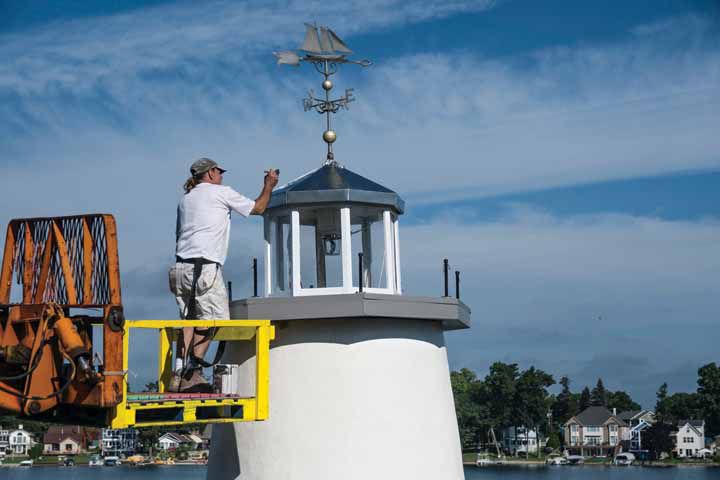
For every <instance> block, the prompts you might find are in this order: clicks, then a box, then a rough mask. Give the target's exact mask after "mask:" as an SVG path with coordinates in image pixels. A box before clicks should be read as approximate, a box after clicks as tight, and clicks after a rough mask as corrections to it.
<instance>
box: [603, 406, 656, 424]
mask: <svg viewBox="0 0 720 480" xmlns="http://www.w3.org/2000/svg"><path fill="white" fill-rule="evenodd" d="M613 410H614V409H613ZM618 418H619V419H620V420H622V421H623V422H625V423H627V424H628V427H634V426H636V425H639V424H640V423H642V422H645V423H648V424H650V425H652V424H654V423H655V421H656V420H655V412H653V411H652V410H626V411H624V412H620V414H618Z"/></svg>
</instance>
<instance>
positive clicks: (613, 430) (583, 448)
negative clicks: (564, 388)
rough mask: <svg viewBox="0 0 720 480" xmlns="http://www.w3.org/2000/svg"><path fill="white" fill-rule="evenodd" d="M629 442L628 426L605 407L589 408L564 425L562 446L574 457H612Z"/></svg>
mask: <svg viewBox="0 0 720 480" xmlns="http://www.w3.org/2000/svg"><path fill="white" fill-rule="evenodd" d="M629 438H630V429H629V426H628V424H627V423H625V422H624V421H623V420H621V419H620V418H619V417H618V416H617V415H614V414H613V412H611V411H610V410H608V409H607V408H605V407H600V406H592V407H588V408H586V409H585V410H583V411H582V412H580V413H578V414H577V415H575V416H574V417H571V418H570V419H569V420H568V421H567V422H566V423H565V446H566V448H567V450H568V452H569V453H570V454H574V455H583V456H585V455H590V456H607V455H610V454H614V453H617V452H619V451H621V450H622V447H621V441H623V440H628V439H629Z"/></svg>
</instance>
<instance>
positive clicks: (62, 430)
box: [43, 425, 84, 444]
mask: <svg viewBox="0 0 720 480" xmlns="http://www.w3.org/2000/svg"><path fill="white" fill-rule="evenodd" d="M68 438H69V439H71V440H73V441H74V442H75V443H77V444H81V443H82V442H83V438H84V432H83V428H82V427H79V426H77V425H73V426H67V425H52V426H51V427H50V428H48V431H47V432H45V435H43V443H60V442H62V441H64V440H67V439H68Z"/></svg>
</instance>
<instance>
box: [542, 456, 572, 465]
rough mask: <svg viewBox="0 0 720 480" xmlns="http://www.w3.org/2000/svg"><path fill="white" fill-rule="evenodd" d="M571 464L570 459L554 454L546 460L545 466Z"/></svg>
mask: <svg viewBox="0 0 720 480" xmlns="http://www.w3.org/2000/svg"><path fill="white" fill-rule="evenodd" d="M569 463H570V462H568V459H567V458H565V457H563V456H562V455H558V454H554V455H549V456H548V457H547V458H546V459H545V465H567V464H569Z"/></svg>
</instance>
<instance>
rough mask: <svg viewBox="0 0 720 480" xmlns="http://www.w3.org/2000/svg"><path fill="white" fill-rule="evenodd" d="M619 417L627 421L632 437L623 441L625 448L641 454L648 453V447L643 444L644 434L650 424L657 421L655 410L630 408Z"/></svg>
mask: <svg viewBox="0 0 720 480" xmlns="http://www.w3.org/2000/svg"><path fill="white" fill-rule="evenodd" d="M618 418H619V419H620V420H622V421H623V422H625V423H627V425H628V427H629V429H630V430H629V433H630V438H629V440H626V441H625V442H623V448H624V449H626V450H628V451H630V452H632V453H634V454H638V455H640V456H642V455H643V454H645V453H647V449H644V448H643V446H642V434H643V432H644V431H645V430H647V429H648V428H649V427H650V425H652V424H654V423H655V412H653V411H651V410H628V411H625V412H621V413H620V414H619V415H618ZM623 440H624V439H623Z"/></svg>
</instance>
